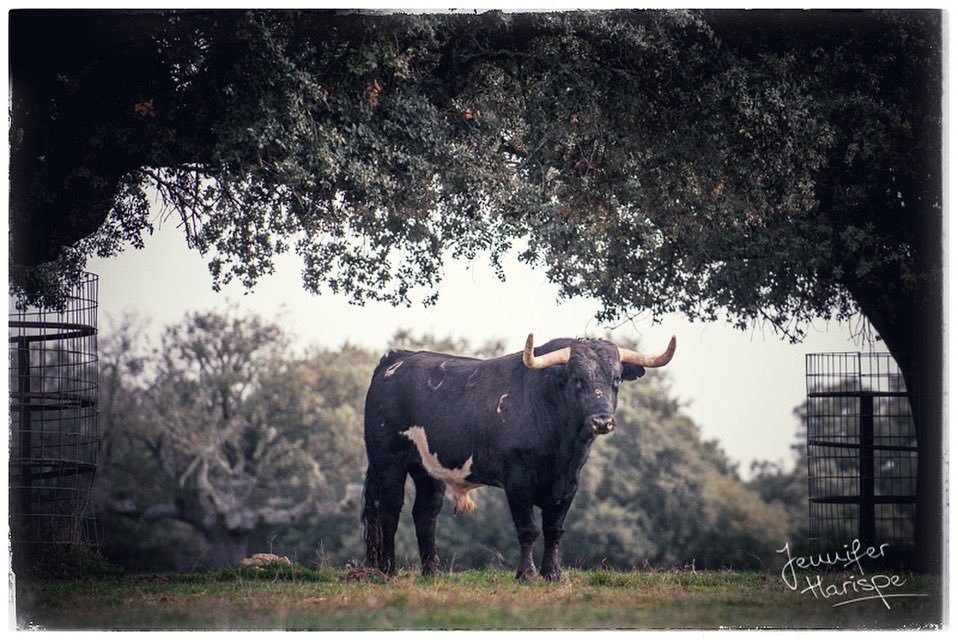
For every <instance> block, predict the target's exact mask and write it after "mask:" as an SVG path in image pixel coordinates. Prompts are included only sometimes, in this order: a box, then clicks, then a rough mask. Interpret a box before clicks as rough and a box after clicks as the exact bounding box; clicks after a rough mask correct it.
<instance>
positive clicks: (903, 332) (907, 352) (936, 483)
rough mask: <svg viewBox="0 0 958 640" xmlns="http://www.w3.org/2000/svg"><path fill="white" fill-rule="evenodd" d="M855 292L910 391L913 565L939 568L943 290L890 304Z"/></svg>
mask: <svg viewBox="0 0 958 640" xmlns="http://www.w3.org/2000/svg"><path fill="white" fill-rule="evenodd" d="M853 295H855V293H854V292H853ZM855 298H856V301H857V302H858V303H859V306H860V307H861V309H862V311H863V313H864V314H865V316H866V317H867V318H868V320H869V321H870V322H871V323H872V326H874V327H875V329H876V330H877V331H878V334H879V335H880V336H881V338H882V340H883V341H884V342H885V345H886V346H887V348H888V351H889V353H891V355H892V357H893V358H894V359H895V362H896V363H897V364H898V367H899V369H900V370H901V373H902V377H903V379H904V382H905V386H906V388H907V389H908V392H909V394H910V397H909V402H910V404H911V410H912V417H913V419H914V423H915V436H916V439H917V444H918V471H917V474H918V478H917V482H918V487H917V498H918V504H917V522H916V531H915V552H916V566H915V567H914V568H915V569H917V570H919V571H923V572H927V573H936V574H938V573H941V571H942V568H943V557H944V555H943V554H944V529H943V522H944V485H943V482H942V480H943V444H944V433H943V427H942V425H943V420H944V416H943V403H942V398H943V390H944V386H943V371H944V337H943V315H942V312H943V302H942V300H943V298H942V291H941V289H940V288H939V287H936V286H934V285H929V286H927V287H925V288H924V290H922V291H920V292H919V293H917V294H916V295H915V298H914V300H902V299H895V300H894V301H893V304H891V305H890V306H889V305H881V304H880V303H878V304H876V302H878V301H879V300H882V297H881V296H880V295H874V296H868V297H865V296H862V295H855ZM885 300H888V298H885ZM896 305H897V306H896Z"/></svg>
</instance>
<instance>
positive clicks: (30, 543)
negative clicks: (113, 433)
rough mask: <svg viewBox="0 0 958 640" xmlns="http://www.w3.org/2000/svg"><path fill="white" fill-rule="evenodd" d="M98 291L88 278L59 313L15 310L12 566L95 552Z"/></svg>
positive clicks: (12, 345)
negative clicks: (64, 548)
mask: <svg viewBox="0 0 958 640" xmlns="http://www.w3.org/2000/svg"><path fill="white" fill-rule="evenodd" d="M97 288H98V278H97V276H96V275H94V274H84V276H83V278H82V279H81V281H80V283H79V285H78V286H77V287H76V288H75V289H74V290H73V291H72V292H71V294H70V295H69V297H68V299H67V301H66V305H65V307H64V308H63V309H62V310H59V311H58V310H49V309H42V308H35V307H27V308H24V309H16V308H14V309H11V311H10V319H9V323H10V324H9V342H10V346H9V349H10V352H9V358H10V369H9V371H10V434H11V435H10V469H9V478H10V488H9V490H10V532H11V542H12V544H13V554H14V560H15V561H19V562H17V564H21V565H22V562H23V561H29V559H30V558H32V557H34V556H35V555H36V554H37V553H41V552H42V550H43V549H44V548H46V547H48V546H49V545H72V546H87V547H89V546H96V544H97V536H96V527H95V523H94V520H93V505H92V485H93V473H94V471H95V470H96V454H97V440H98V438H99V430H98V424H97V386H98V379H97V375H98V371H97V324H96V320H97Z"/></svg>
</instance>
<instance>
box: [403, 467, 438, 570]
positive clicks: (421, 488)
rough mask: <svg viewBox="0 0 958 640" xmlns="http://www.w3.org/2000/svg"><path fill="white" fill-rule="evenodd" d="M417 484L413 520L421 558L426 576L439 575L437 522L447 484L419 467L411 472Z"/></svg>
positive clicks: (413, 468)
mask: <svg viewBox="0 0 958 640" xmlns="http://www.w3.org/2000/svg"><path fill="white" fill-rule="evenodd" d="M409 475H411V476H412V479H413V482H415V483H416V501H415V502H414V503H413V506H412V518H413V522H415V523H416V541H417V542H418V543H419V558H420V560H421V562H422V574H423V575H424V576H437V575H439V573H440V572H439V556H438V555H437V554H436V520H437V519H438V517H439V511H440V510H441V509H442V502H443V495H444V494H445V493H446V485H445V483H443V482H441V481H439V480H436V479H435V478H433V477H432V476H430V475H429V474H427V473H426V471H425V470H424V469H423V468H422V467H421V466H419V465H413V467H412V468H411V469H410V470H409Z"/></svg>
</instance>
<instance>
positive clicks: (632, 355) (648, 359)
mask: <svg viewBox="0 0 958 640" xmlns="http://www.w3.org/2000/svg"><path fill="white" fill-rule="evenodd" d="M673 355H675V336H672V340H670V341H669V347H668V349H666V350H665V351H664V352H662V353H660V354H659V355H657V356H646V355H642V354H641V353H637V352H635V351H632V349H623V348H622V347H619V359H620V360H621V361H622V362H626V363H628V364H637V365H639V366H640V367H648V368H652V367H663V366H665V365H667V364H668V363H669V360H671V359H672V356H673Z"/></svg>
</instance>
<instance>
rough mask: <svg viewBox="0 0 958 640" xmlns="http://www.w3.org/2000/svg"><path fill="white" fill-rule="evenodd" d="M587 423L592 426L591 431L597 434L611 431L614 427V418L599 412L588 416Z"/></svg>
mask: <svg viewBox="0 0 958 640" xmlns="http://www.w3.org/2000/svg"><path fill="white" fill-rule="evenodd" d="M589 424H590V426H591V427H592V433H594V434H596V435H597V436H601V435H605V434H606V433H612V430H613V429H615V418H613V417H612V416H610V415H607V414H600V415H596V416H592V417H591V418H589Z"/></svg>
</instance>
